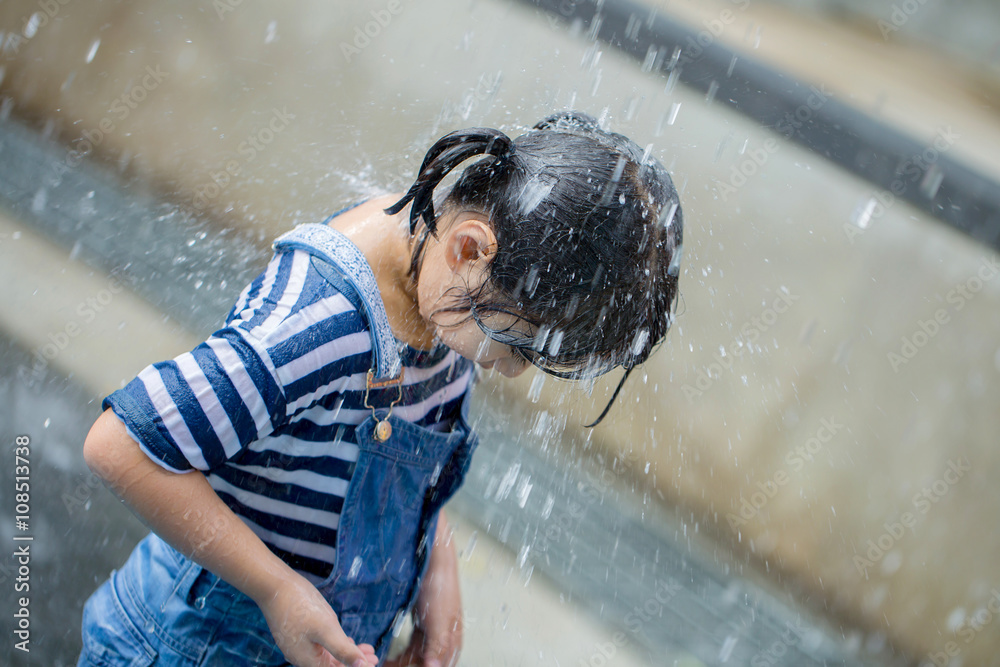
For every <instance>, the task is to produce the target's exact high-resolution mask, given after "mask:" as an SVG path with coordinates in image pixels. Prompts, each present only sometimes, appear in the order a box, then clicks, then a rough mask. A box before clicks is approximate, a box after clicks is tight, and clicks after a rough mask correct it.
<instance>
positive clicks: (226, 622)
mask: <svg viewBox="0 0 1000 667" xmlns="http://www.w3.org/2000/svg"><path fill="white" fill-rule="evenodd" d="M313 260H314V261H323V262H325V263H328V264H331V266H332V267H333V269H334V270H335V271H337V272H339V273H340V274H342V276H343V277H345V278H346V279H347V280H348V282H350V283H352V284H355V283H354V278H353V276H351V275H350V274H349V273H348V270H349V269H348V267H344V266H340V265H337V264H332V263H331V258H330V257H329V256H328V255H325V254H324V253H322V252H319V251H317V252H316V253H315V254H314V258H313ZM333 261H334V262H335V260H333ZM324 268H326V267H324ZM324 275H325V274H324ZM348 291H350V292H351V294H350V295H348V294H345V296H348V298H350V299H351V300H352V301H354V300H361V299H365V298H369V297H366V296H363V294H364V290H361V289H358V290H348ZM355 305H356V306H357V305H358V304H355ZM372 310H374V309H371V308H366V311H367V312H372ZM383 324H387V322H385V323H383ZM371 329H372V331H373V334H372V345H373V347H375V348H378V352H379V353H380V354H379V355H376V356H377V357H378V356H381V357H382V358H383V359H385V358H389V357H392V356H394V355H396V354H397V352H396V350H395V349H392V350H389V349H385V343H384V339H383V342H381V343H380V342H379V339H378V336H376V335H375V333H374V330H375V327H374V326H372V327H371ZM468 409H469V395H468V394H466V396H465V399H464V401H463V404H462V410H461V415H460V417H459V419H458V420H456V422H455V424H454V427H453V429H452V431H451V432H450V433H441V432H436V431H432V430H430V429H426V428H423V427H421V426H418V425H416V424H413V423H410V422H407V421H404V420H402V419H399V418H398V417H395V416H390V417H389V418H388V420H389V423H390V424H391V425H392V436H391V437H390V438H389V439H388V440H387V441H386V442H382V443H380V442H378V441H377V440H376V439H375V438H374V430H375V424H376V420H375V417H374V416H369V417H368V418H367V419H366V420H365V421H364V422H363V423H362V424H361V425H360V426H359V427H358V428H357V430H356V433H357V438H358V446H359V450H360V451H359V454H358V460H357V463H356V465H355V468H354V471H353V474H352V476H351V481H350V484H349V485H348V490H347V496H346V498H345V501H344V505H343V508H342V510H341V520H340V526H339V527H338V531H337V545H336V546H337V562H336V565H335V567H334V569H333V572H332V573H331V575H330V577H329V578H328V579H327V580H326V581H325V582H322V583H321V584H320V585H319V586H318V588H319V590H320V592H321V593H322V594H323V596H324V597H325V598H326V599H327V601H329V602H330V605H331V606H332V607H333V609H334V611H336V612H337V615H338V618H339V620H340V623H341V626H342V627H343V629H344V632H345V633H346V634H347V636H349V637H351V638H352V639H353V640H354V641H355V642H356V643H359V644H361V643H368V644H372V645H373V646H374V647H375V651H376V653H377V654H378V656H379V659H380V660H384V659H385V657H386V654H387V653H388V650H389V644H390V642H391V640H392V635H393V630H394V628H396V627H398V626H397V623H398V622H399V621H400V620H401V619H402V618H403V617H404V616H405V615H406V614H407V613H409V611H410V610H411V609H412V607H413V604H414V602H415V601H416V596H417V592H418V591H419V587H420V583H421V581H422V579H423V576H424V573H425V572H426V569H427V560H428V558H427V557H428V555H429V551H430V548H431V546H432V545H433V542H434V534H435V530H436V526H437V517H438V512H439V510H440V509H441V506H442V505H443V504H444V503H445V501H447V500H448V499H449V498H450V497H451V496H452V495H453V494H454V493H455V491H456V490H457V489H458V487H459V485H460V484H461V481H462V479H463V478H464V476H465V473H466V471H467V470H468V467H469V463H470V461H471V457H472V453H473V451H474V449H475V446H476V443H477V438H476V436H475V434H474V433H473V432H472V429H471V428H470V426H469V423H468ZM387 412H388V411H387V410H385V409H382V410H376V415H377V416H378V418H379V419H383V420H384V419H385V418H386V417H385V415H386V413H387ZM285 664H287V663H286V662H285V660H284V658H283V656H282V654H281V651H280V650H279V649H278V648H277V646H276V645H275V644H274V640H273V638H272V637H271V633H270V631H269V630H268V627H267V623H266V621H265V620H264V616H263V614H262V613H261V611H260V609H259V608H258V607H257V605H256V604H255V603H254V602H253V600H251V599H250V598H248V597H246V596H245V595H243V594H242V593H240V592H239V591H238V590H236V589H235V588H233V587H232V586H230V585H229V584H227V583H226V582H225V581H222V580H221V579H219V578H218V577H217V576H215V575H214V574H212V573H211V572H210V571H208V570H206V569H204V568H202V567H201V566H199V565H198V564H196V563H194V562H192V561H191V560H189V559H187V558H186V557H184V556H183V555H182V554H180V553H179V552H178V551H176V550H175V549H173V548H172V547H171V546H170V545H168V544H167V543H166V542H164V541H163V540H162V539H160V538H159V537H157V536H156V535H155V534H151V535H149V536H148V537H146V538H145V539H144V540H142V541H141V542H140V543H139V545H138V546H137V547H136V548H135V550H134V551H133V552H132V555H131V556H130V557H129V559H128V561H127V562H126V563H125V565H124V566H123V567H122V568H121V570H118V571H116V572H114V573H112V576H111V578H110V579H109V580H108V581H107V582H105V583H104V584H103V585H102V586H101V587H100V588H99V589H98V590H97V591H96V592H95V593H94V594H93V595H92V596H91V598H90V599H89V600H88V601H87V604H86V606H85V607H84V614H83V651H82V653H81V655H80V660H79V663H78V667H89V666H91V665H99V666H102V667H118V666H123V665H128V666H130V667H146V666H148V665H163V666H174V665H178V666H180V665H185V666H194V665H207V666H211V667H216V666H218V667H227V666H229V665H234V666H235V665H240V666H241V667H244V666H246V665H261V666H267V667H271V666H272V665H285Z"/></svg>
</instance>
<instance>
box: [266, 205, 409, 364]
mask: <svg viewBox="0 0 1000 667" xmlns="http://www.w3.org/2000/svg"><path fill="white" fill-rule="evenodd" d="M271 247H272V248H273V249H274V250H276V251H277V250H285V249H299V250H305V251H306V252H308V253H309V254H311V255H312V256H313V260H314V261H313V263H312V264H313V266H314V267H315V268H316V270H317V271H319V273H320V274H321V275H322V276H323V277H324V278H326V279H327V280H329V281H330V282H331V283H332V284H333V286H334V287H336V288H337V289H338V290H339V291H340V292H341V294H343V295H344V297H345V298H347V299H348V300H349V301H351V302H352V303H353V304H354V305H355V307H358V308H359V309H361V310H362V312H363V314H364V316H365V319H367V320H368V328H369V333H370V335H371V339H372V354H373V357H374V361H375V368H373V369H372V372H373V374H374V376H375V379H376V380H377V381H386V380H393V379H395V378H397V377H399V374H400V372H401V371H402V368H403V363H402V361H401V360H400V357H399V351H398V350H397V349H396V338H395V336H393V334H392V329H391V328H389V317H388V316H387V315H386V313H385V305H384V304H383V303H382V296H381V294H379V291H378V284H377V283H376V282H375V274H373V273H372V270H371V267H370V266H369V265H368V260H367V259H365V256H364V254H363V253H362V252H361V250H359V249H358V247H357V246H356V245H354V243H352V242H351V240H350V239H348V238H347V237H346V236H344V235H343V234H341V233H340V232H338V231H337V230H335V229H333V228H332V227H330V226H329V225H326V224H320V223H315V222H311V223H306V224H302V225H299V226H298V227H296V228H295V229H293V230H291V231H289V232H285V233H284V234H282V235H281V236H279V237H278V238H277V239H275V241H274V243H272V244H271ZM317 260H318V261H317Z"/></svg>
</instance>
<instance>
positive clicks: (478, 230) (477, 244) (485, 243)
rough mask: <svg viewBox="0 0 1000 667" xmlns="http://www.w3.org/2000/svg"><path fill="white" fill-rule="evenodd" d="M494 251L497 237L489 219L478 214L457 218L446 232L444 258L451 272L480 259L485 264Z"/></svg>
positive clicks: (472, 264) (490, 258) (464, 267)
mask: <svg viewBox="0 0 1000 667" xmlns="http://www.w3.org/2000/svg"><path fill="white" fill-rule="evenodd" d="M496 251H497V239H496V236H495V235H494V234H493V229H492V227H490V224H489V220H488V219H487V218H485V217H483V216H480V215H478V214H470V215H468V216H465V217H463V218H461V219H459V220H457V221H456V222H455V224H454V225H453V226H452V227H451V228H450V229H449V230H448V232H447V234H446V239H445V260H446V261H447V262H448V268H450V269H451V270H452V272H455V273H459V272H465V271H467V270H468V269H470V268H472V267H473V266H474V265H475V264H476V263H477V262H480V261H481V260H485V263H484V264H483V266H485V265H486V264H488V263H489V262H490V260H492V259H493V255H494V254H496Z"/></svg>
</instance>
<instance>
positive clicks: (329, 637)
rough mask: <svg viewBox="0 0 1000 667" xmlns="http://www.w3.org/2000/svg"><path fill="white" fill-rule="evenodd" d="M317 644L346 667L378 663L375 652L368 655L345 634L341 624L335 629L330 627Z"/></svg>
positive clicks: (366, 666) (361, 666)
mask: <svg viewBox="0 0 1000 667" xmlns="http://www.w3.org/2000/svg"><path fill="white" fill-rule="evenodd" d="M317 643H318V644H319V646H322V647H323V648H325V649H326V650H327V651H329V652H330V654H331V655H333V657H334V658H336V659H337V660H338V661H340V662H342V663H343V664H344V665H346V667H369V666H370V665H374V664H376V662H377V659H376V658H375V655H374V651H373V652H372V653H371V654H368V653H366V652H365V651H364V650H363V649H362V648H361V647H359V646H358V645H357V644H355V643H354V640H352V639H351V638H350V637H348V636H347V635H346V634H344V631H343V630H341V629H340V624H339V623H338V624H337V626H336V627H335V628H332V627H328V628H327V629H326V632H325V633H324V635H323V636H322V637H321V638H320V639H319V641H318V642H317ZM366 646H367V645H366ZM372 660H375V662H372Z"/></svg>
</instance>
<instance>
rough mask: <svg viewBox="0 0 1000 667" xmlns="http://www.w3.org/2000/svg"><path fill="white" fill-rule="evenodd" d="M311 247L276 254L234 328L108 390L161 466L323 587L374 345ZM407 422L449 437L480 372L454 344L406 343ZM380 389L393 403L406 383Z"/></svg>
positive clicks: (247, 292) (240, 304)
mask: <svg viewBox="0 0 1000 667" xmlns="http://www.w3.org/2000/svg"><path fill="white" fill-rule="evenodd" d="M309 259H310V255H309V254H308V253H307V252H306V251H303V250H291V251H284V252H280V251H279V252H278V253H277V254H275V256H274V257H273V258H272V259H271V261H270V263H269V264H268V266H267V268H266V269H265V270H264V272H263V273H262V274H261V275H259V276H258V277H257V278H256V279H255V280H254V281H253V282H252V283H250V284H249V285H247V287H246V288H245V289H244V290H243V293H242V294H241V295H240V297H239V299H238V300H237V302H236V304H235V305H234V307H233V309H232V310H231V311H230V312H229V314H228V316H227V317H226V326H225V327H223V328H222V329H220V330H218V331H216V332H215V333H213V334H212V335H211V336H210V337H209V338H208V340H207V341H205V342H204V343H202V344H200V345H198V346H197V347H196V348H195V349H193V350H191V351H190V352H186V353H184V354H181V355H180V356H177V357H175V358H174V359H172V360H170V361H164V362H160V363H155V364H152V365H150V366H147V367H146V368H145V369H143V370H142V371H141V372H140V373H139V375H138V376H137V377H136V378H135V379H133V380H132V381H131V382H129V383H128V385H126V386H125V387H124V388H123V389H120V390H118V391H116V392H114V393H112V394H110V395H109V396H107V397H106V398H105V399H104V401H103V403H102V407H103V409H107V408H109V407H110V408H113V409H114V411H115V413H116V414H117V415H118V417H119V418H121V419H122V421H123V422H124V423H125V425H126V426H127V427H128V430H129V433H130V435H131V436H132V437H133V438H134V439H135V440H136V441H137V442H138V443H139V446H140V447H141V448H142V449H143V451H145V452H146V454H147V455H148V456H149V457H150V458H151V459H152V460H153V461H155V462H156V463H158V464H159V465H161V466H163V467H164V468H166V469H168V470H171V471H173V472H177V473H183V472H189V471H191V470H193V469H197V470H201V471H204V473H205V474H206V477H207V479H208V482H209V484H211V486H212V488H213V489H214V490H215V491H216V493H217V494H218V495H219V497H220V498H222V500H223V501H224V502H225V503H226V504H227V505H228V506H229V507H230V508H231V509H232V510H233V511H234V512H235V513H236V514H237V515H239V517H240V518H241V519H242V520H243V521H244V523H246V524H247V526H249V527H250V529H251V530H253V532H254V533H256V534H257V536H258V537H260V539H261V540H263V541H264V543H265V544H267V546H268V547H269V548H270V549H271V551H273V552H274V553H275V554H277V555H278V556H279V557H281V558H282V559H283V560H284V561H285V562H287V563H288V564H289V565H290V566H292V567H293V568H294V569H296V570H298V571H299V572H300V573H301V574H303V575H305V576H306V577H307V578H308V579H310V580H311V581H313V583H317V584H318V583H319V582H320V581H321V580H322V579H325V578H326V577H327V576H329V574H330V573H331V572H332V568H333V566H334V562H335V554H336V537H337V526H338V524H339V521H340V510H341V507H342V506H343V503H344V497H345V495H346V493H347V486H348V483H349V482H350V479H351V473H352V471H353V463H354V462H355V461H356V460H357V457H358V446H357V440H356V438H355V434H354V430H355V428H356V427H357V426H358V425H359V424H360V423H361V422H362V421H364V420H365V418H366V417H368V416H369V415H371V410H369V409H367V408H365V407H364V400H365V386H366V375H367V372H368V370H369V369H370V368H372V365H373V364H372V357H373V354H372V346H371V337H370V335H369V331H368V326H367V323H366V321H365V319H364V316H363V314H362V313H361V312H359V311H358V310H357V309H356V308H355V306H354V305H352V304H351V303H350V301H348V299H346V298H345V297H344V296H343V295H342V294H340V292H339V291H337V289H336V288H334V287H333V286H332V285H331V284H330V283H329V281H327V280H326V279H325V278H324V277H323V276H321V275H320V274H319V273H318V272H317V271H316V269H315V268H314V267H313V266H312V264H311V262H310V261H309ZM400 356H401V358H402V362H403V368H404V371H405V382H404V385H403V391H402V400H401V401H400V402H399V403H398V404H397V405H396V406H395V408H394V409H393V415H396V416H398V417H399V418H401V419H405V420H407V421H410V422H414V423H416V424H419V425H420V426H424V427H426V428H430V429H435V430H449V429H450V428H451V423H452V421H453V420H454V419H455V418H457V417H458V415H459V411H460V408H461V403H462V400H463V398H464V396H465V393H466V392H467V391H468V389H469V386H470V383H471V380H472V377H473V365H472V363H471V362H469V361H467V360H465V359H463V358H462V357H460V356H458V355H457V354H456V353H455V352H453V351H452V350H450V349H448V348H447V347H445V346H444V345H439V346H438V347H436V348H435V349H433V350H431V351H420V350H416V349H413V348H411V347H408V346H405V345H401V346H400ZM380 391H381V392H382V394H383V395H380V394H379V391H375V390H373V391H372V394H371V399H370V404H371V405H375V406H377V407H382V406H388V405H389V403H391V402H392V400H393V399H395V398H396V397H397V395H398V391H399V390H398V389H395V388H393V389H385V390H380Z"/></svg>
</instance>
